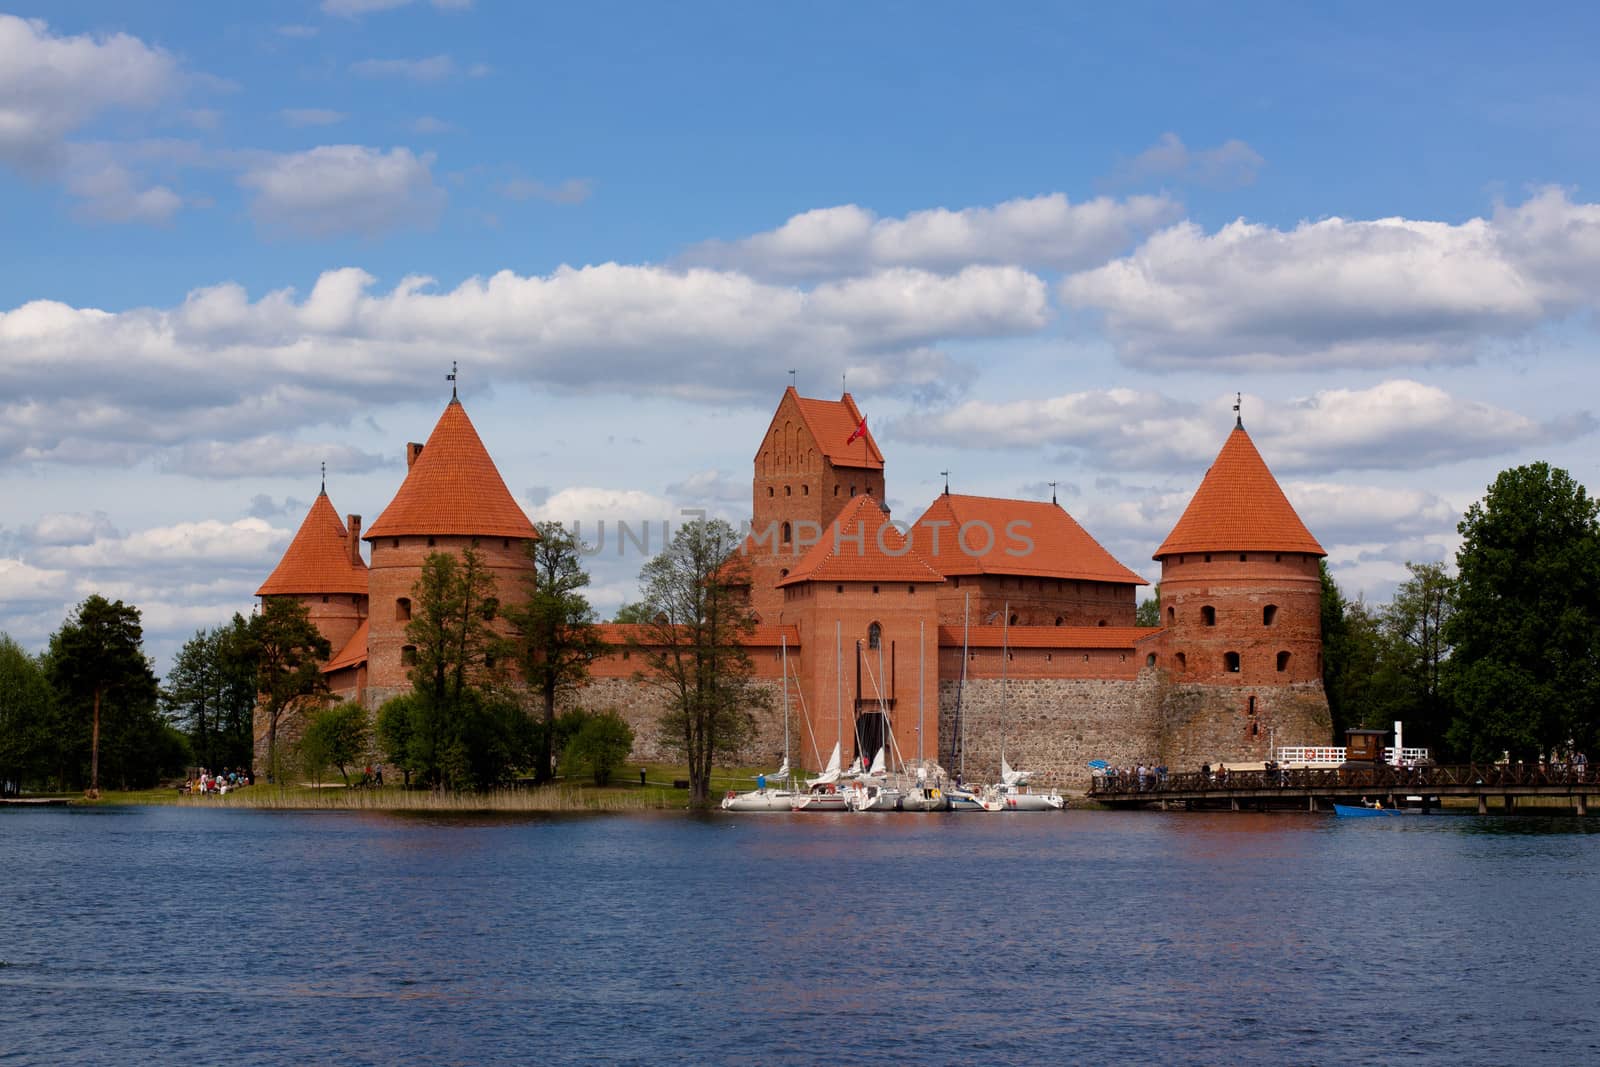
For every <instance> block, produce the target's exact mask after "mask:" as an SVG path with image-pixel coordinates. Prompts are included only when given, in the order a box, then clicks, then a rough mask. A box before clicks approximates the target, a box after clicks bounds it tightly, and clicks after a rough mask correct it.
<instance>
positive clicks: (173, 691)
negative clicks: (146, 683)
mask: <svg viewBox="0 0 1600 1067" xmlns="http://www.w3.org/2000/svg"><path fill="white" fill-rule="evenodd" d="M161 701H162V705H163V707H164V709H165V711H166V713H167V716H168V718H169V719H171V720H172V721H173V722H175V723H177V724H178V725H180V726H181V727H183V729H184V731H185V733H186V734H187V735H188V738H189V744H190V747H191V748H192V749H193V752H194V758H195V759H196V760H197V761H198V762H199V764H200V765H201V766H203V767H209V768H223V767H248V766H250V765H251V763H252V755H253V751H252V750H253V731H252V722H251V719H252V716H253V714H254V712H255V706H256V665H255V661H254V658H253V654H252V646H251V637H250V624H249V623H248V622H247V621H245V619H244V617H243V616H241V615H238V614H235V615H234V617H233V619H232V621H231V622H229V623H228V624H227V625H226V626H218V627H215V628H214V629H211V630H197V631H195V635H194V636H193V637H191V638H190V639H189V640H188V641H186V642H185V643H184V646H183V648H182V649H180V650H179V651H178V655H177V657H176V658H175V659H174V660H173V663H172V669H171V670H170V671H168V672H167V677H166V684H165V685H164V686H163V687H162V691H161Z"/></svg>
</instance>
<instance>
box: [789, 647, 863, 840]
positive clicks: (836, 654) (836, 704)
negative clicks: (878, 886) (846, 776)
mask: <svg viewBox="0 0 1600 1067" xmlns="http://www.w3.org/2000/svg"><path fill="white" fill-rule="evenodd" d="M841 633H842V627H841V624H840V623H838V622H835V623H834V624H833V729H834V734H835V738H834V742H833V755H832V756H830V757H828V766H827V767H826V768H824V770H823V772H822V773H821V774H820V775H818V776H817V777H815V778H808V779H806V789H805V792H803V793H795V794H794V795H793V796H791V797H790V798H789V804H790V808H791V809H792V810H794V811H849V810H850V809H849V807H848V804H847V802H846V799H845V795H844V793H843V791H841V790H840V788H839V785H838V782H839V777H840V775H842V774H843V773H844V770H843V767H842V766H841V765H840V762H839V760H840V757H841V756H842V754H843V749H844V712H843V711H842V708H843V706H844V703H843V702H844V693H843V689H842V688H841V687H842V686H843V685H844V678H843V675H842V674H841V673H840V670H841V668H840V663H841V659H842V653H841V652H840V650H839V643H840V641H841V640H842V636H841Z"/></svg>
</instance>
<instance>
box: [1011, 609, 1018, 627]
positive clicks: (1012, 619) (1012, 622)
mask: <svg viewBox="0 0 1600 1067" xmlns="http://www.w3.org/2000/svg"><path fill="white" fill-rule="evenodd" d="M1016 624H1017V613H1016V612H1014V611H1013V612H1012V613H1011V625H1012V626H1015V625H1016Z"/></svg>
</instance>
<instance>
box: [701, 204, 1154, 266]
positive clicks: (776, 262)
mask: <svg viewBox="0 0 1600 1067" xmlns="http://www.w3.org/2000/svg"><path fill="white" fill-rule="evenodd" d="M1178 214H1179V208H1178V205H1177V204H1176V203H1174V202H1173V201H1171V200H1168V199H1167V198H1165V197H1159V196H1136V197H1130V198H1128V199H1126V200H1115V199H1111V198H1109V197H1097V198H1096V199H1094V200H1089V201H1086V202H1084V203H1079V204H1074V203H1072V202H1070V201H1069V200H1068V199H1067V198H1066V196H1065V195H1063V194H1061V193H1052V194H1050V195H1048V196H1036V197H1029V198H1021V199H1016V200H1007V201H1005V202H1004V203H1001V204H996V205H995V206H993V207H970V208H964V209H962V210H960V211H951V210H948V209H946V208H934V209H931V210H927V211H915V212H912V213H911V214H909V215H907V216H906V217H904V218H888V219H884V218H879V217H878V216H877V215H875V214H874V213H873V212H871V211H868V210H867V209H865V208H862V207H859V206H857V205H855V204H845V205H842V206H840V207H829V208H818V209H816V210H814V211H807V212H804V213H802V214H799V215H795V216H794V217H793V218H791V219H789V221H787V222H785V223H784V224H783V225H782V226H780V227H778V228H777V229H776V230H768V231H767V232H765V233H758V234H755V235H754V236H751V237H746V238H743V239H742V240H738V241H732V242H721V241H708V242H705V243H703V244H699V245H696V246H694V247H692V248H690V249H689V250H688V251H687V252H686V253H685V254H684V256H683V259H684V261H685V262H689V263H697V264H709V265H714V266H729V267H738V268H740V269H743V270H747V271H750V272H751V273H754V274H757V275H761V276H766V277H774V278H821V277H829V276H836V275H845V274H855V273H860V272H863V271H869V270H874V269H877V268H883V267H917V268H923V269H927V270H939V271H947V270H959V269H961V268H962V267H965V266H968V265H970V264H1016V265H1019V266H1030V267H1041V268H1050V269H1067V270H1072V269H1079V268H1082V267H1086V266H1091V265H1094V264H1099V263H1103V262H1105V261H1106V260H1107V259H1109V258H1110V257H1112V256H1114V255H1116V254H1118V253H1119V252H1121V251H1123V250H1124V249H1125V248H1127V247H1128V245H1129V244H1130V243H1132V242H1133V241H1134V240H1135V239H1137V238H1138V237H1139V236H1140V235H1142V234H1144V233H1147V232H1149V231H1150V230H1152V229H1154V228H1155V227H1157V226H1161V225H1165V224H1166V223H1169V222H1172V221H1173V220H1174V219H1176V218H1177V217H1178Z"/></svg>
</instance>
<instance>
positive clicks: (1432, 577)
mask: <svg viewBox="0 0 1600 1067" xmlns="http://www.w3.org/2000/svg"><path fill="white" fill-rule="evenodd" d="M1406 569H1407V570H1408V571H1410V572H1411V577H1410V578H1408V579H1407V580H1406V581H1405V582H1403V583H1401V585H1400V588H1399V589H1397V590H1396V591H1395V595H1394V599H1393V600H1392V601H1391V602H1390V603H1389V606H1388V607H1387V608H1385V609H1384V611H1383V615H1382V620H1381V626H1382V630H1383V635H1384V638H1385V642H1384V655H1385V661H1384V662H1383V663H1382V664H1381V665H1380V669H1379V673H1378V686H1379V688H1380V689H1381V690H1382V691H1384V693H1385V695H1386V698H1387V699H1386V704H1387V706H1388V711H1387V712H1386V716H1387V717H1388V718H1393V719H1400V720H1401V721H1403V722H1405V723H1406V725H1407V727H1408V729H1407V735H1408V736H1415V737H1418V738H1421V739H1424V740H1426V741H1427V742H1429V743H1430V744H1432V745H1433V746H1434V747H1435V748H1438V747H1440V746H1441V745H1442V744H1444V743H1445V740H1446V737H1445V734H1446V731H1447V730H1448V729H1449V726H1450V721H1451V719H1452V717H1453V712H1452V709H1451V707H1450V705H1449V702H1448V700H1447V699H1446V697H1445V695H1444V692H1443V689H1442V682H1441V679H1442V677H1443V673H1444V665H1445V661H1446V660H1448V659H1449V658H1450V646H1449V644H1447V643H1446V641H1445V639H1444V631H1445V627H1446V626H1447V625H1448V624H1449V621H1450V615H1451V613H1452V612H1453V610H1454V607H1455V581H1454V579H1452V578H1451V577H1450V575H1449V574H1448V573H1446V571H1445V568H1444V564H1442V563H1407V564H1406ZM1413 730H1414V731H1415V732H1414V733H1413Z"/></svg>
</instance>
